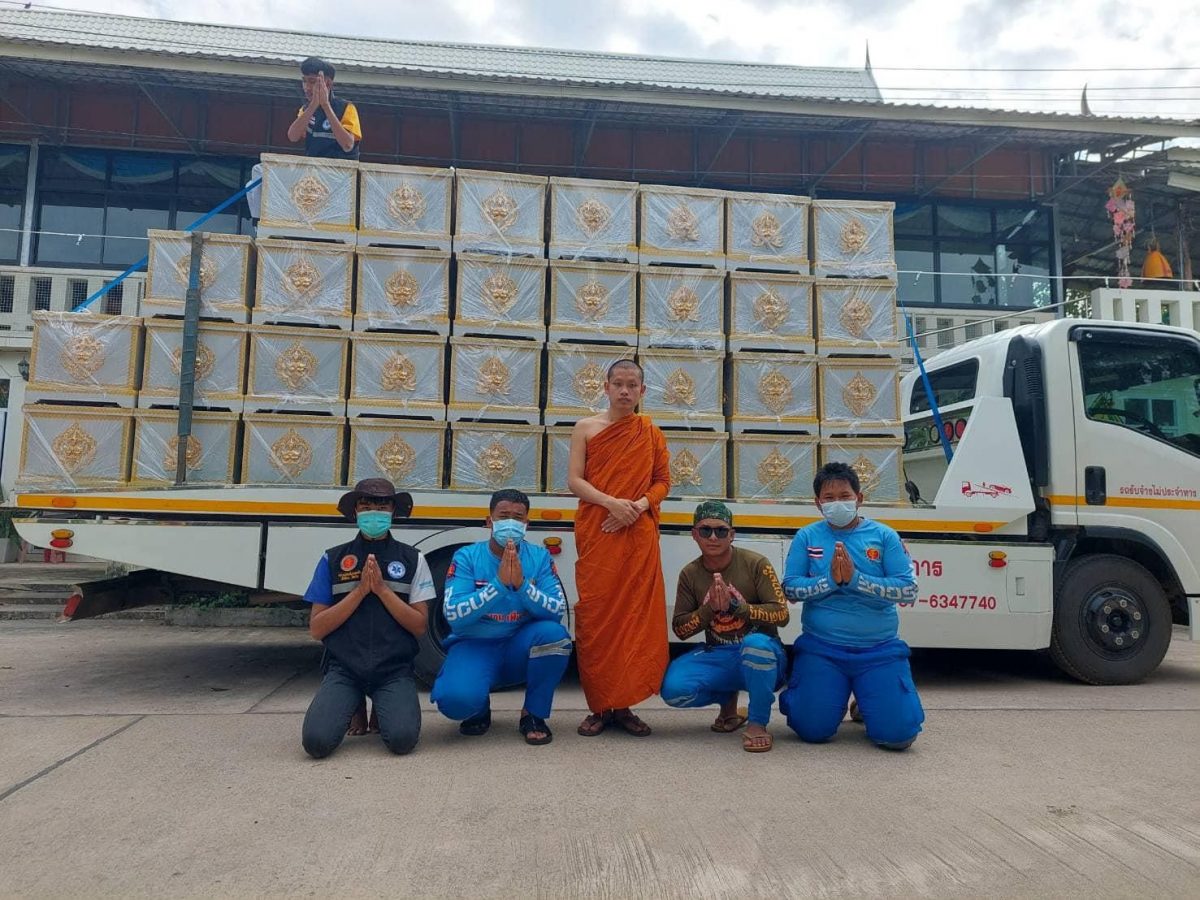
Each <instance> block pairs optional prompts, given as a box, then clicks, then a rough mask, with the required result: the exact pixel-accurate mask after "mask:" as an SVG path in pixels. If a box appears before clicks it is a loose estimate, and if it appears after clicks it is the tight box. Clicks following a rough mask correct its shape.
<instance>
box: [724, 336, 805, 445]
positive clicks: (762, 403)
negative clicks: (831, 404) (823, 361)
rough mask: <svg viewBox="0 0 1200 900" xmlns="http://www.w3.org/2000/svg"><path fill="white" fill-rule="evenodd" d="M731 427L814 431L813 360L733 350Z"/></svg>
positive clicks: (783, 354) (794, 355)
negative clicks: (734, 351)
mask: <svg viewBox="0 0 1200 900" xmlns="http://www.w3.org/2000/svg"><path fill="white" fill-rule="evenodd" d="M731 360H732V368H733V396H732V398H731V399H732V403H731V405H730V418H731V420H732V424H733V427H734V429H735V430H741V429H745V428H772V429H791V430H807V431H811V430H815V429H816V426H817V424H818V420H817V361H816V359H814V358H813V357H811V356H801V355H799V354H788V353H747V352H737V353H734V354H733V355H732V357H731Z"/></svg>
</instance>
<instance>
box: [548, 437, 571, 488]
mask: <svg viewBox="0 0 1200 900" xmlns="http://www.w3.org/2000/svg"><path fill="white" fill-rule="evenodd" d="M574 430H575V429H574V427H573V426H571V425H547V426H546V490H547V492H549V493H551V494H569V493H571V489H570V488H569V487H567V462H568V460H569V459H570V457H571V432H572V431H574Z"/></svg>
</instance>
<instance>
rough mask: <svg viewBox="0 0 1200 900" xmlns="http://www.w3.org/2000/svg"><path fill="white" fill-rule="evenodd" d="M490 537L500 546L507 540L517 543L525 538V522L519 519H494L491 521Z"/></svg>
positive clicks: (505, 543) (506, 542)
mask: <svg viewBox="0 0 1200 900" xmlns="http://www.w3.org/2000/svg"><path fill="white" fill-rule="evenodd" d="M492 538H493V539H494V540H495V541H496V543H497V544H499V545H500V546H501V547H503V546H505V545H507V544H508V542H509V541H512V542H513V543H514V544H519V543H521V541H523V540H525V523H524V522H522V521H521V520H520V519H496V520H495V521H494V522H492Z"/></svg>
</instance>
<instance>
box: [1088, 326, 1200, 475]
mask: <svg viewBox="0 0 1200 900" xmlns="http://www.w3.org/2000/svg"><path fill="white" fill-rule="evenodd" d="M1093 335H1094V337H1095V338H1096V339H1092V340H1081V341H1079V342H1078V343H1077V345H1076V346H1077V347H1078V348H1079V370H1080V375H1081V377H1082V380H1083V393H1084V407H1085V409H1086V410H1087V416H1088V418H1089V419H1092V420H1093V421H1097V422H1108V423H1110V424H1112V425H1115V426H1117V427H1119V428H1129V429H1132V430H1134V431H1138V432H1141V433H1143V434H1146V435H1148V436H1150V437H1153V438H1155V439H1156V440H1160V441H1164V442H1165V443H1168V444H1171V445H1173V446H1175V447H1178V448H1179V449H1180V450H1184V451H1186V452H1187V453H1191V454H1193V455H1197V456H1200V351H1198V350H1197V347H1196V345H1195V343H1194V342H1192V341H1189V340H1187V339H1186V338H1177V337H1167V336H1157V335H1155V336H1153V337H1148V336H1146V335H1141V336H1139V337H1138V339H1132V338H1131V336H1130V335H1129V334H1128V333H1114V334H1113V335H1111V338H1110V336H1108V335H1105V336H1104V337H1101V336H1100V335H1099V333H1096V332H1093Z"/></svg>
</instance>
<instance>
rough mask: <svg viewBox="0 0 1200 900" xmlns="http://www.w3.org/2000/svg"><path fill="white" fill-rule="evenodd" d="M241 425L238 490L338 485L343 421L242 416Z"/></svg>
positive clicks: (343, 434)
mask: <svg viewBox="0 0 1200 900" xmlns="http://www.w3.org/2000/svg"><path fill="white" fill-rule="evenodd" d="M242 419H243V421H244V422H245V437H244V438H243V439H242V476H241V483H242V484H291V485H313V486H323V487H328V486H332V485H338V484H341V483H342V464H343V462H344V461H345V450H346V440H345V432H346V420H345V418H343V417H341V416H287V415H279V414H277V413H263V414H251V413H247V414H246V415H244V416H243V417H242Z"/></svg>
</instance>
